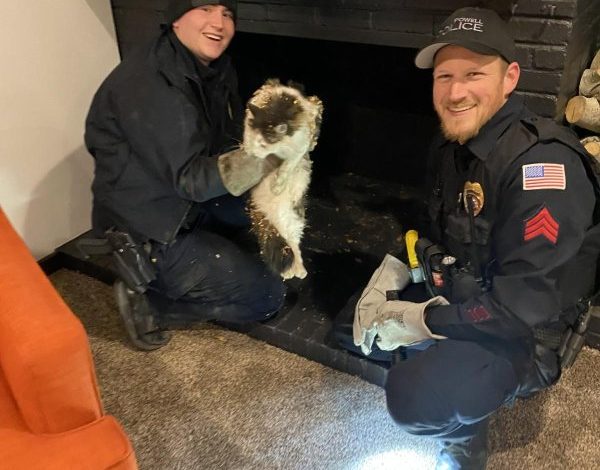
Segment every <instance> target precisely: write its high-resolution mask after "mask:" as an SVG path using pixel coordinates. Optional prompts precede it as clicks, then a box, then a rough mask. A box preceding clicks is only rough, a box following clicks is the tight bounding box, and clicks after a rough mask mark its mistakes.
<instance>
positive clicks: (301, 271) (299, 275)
mask: <svg viewBox="0 0 600 470" xmlns="http://www.w3.org/2000/svg"><path fill="white" fill-rule="evenodd" d="M307 275H308V271H306V269H305V268H304V266H302V268H301V269H298V270H296V277H297V278H299V279H304V278H305V277H306V276H307Z"/></svg>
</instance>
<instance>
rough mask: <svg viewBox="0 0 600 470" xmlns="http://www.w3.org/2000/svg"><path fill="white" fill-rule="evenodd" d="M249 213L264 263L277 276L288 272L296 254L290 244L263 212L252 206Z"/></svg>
mask: <svg viewBox="0 0 600 470" xmlns="http://www.w3.org/2000/svg"><path fill="white" fill-rule="evenodd" d="M249 212H250V220H251V221H252V231H253V232H254V233H255V234H256V237H257V239H258V245H259V247H260V254H261V257H262V259H263V261H264V262H265V264H266V265H267V266H268V267H269V268H270V269H271V270H272V271H273V272H275V273H277V274H282V273H284V272H286V271H288V270H289V269H290V268H291V267H292V264H293V263H294V252H293V251H292V249H291V248H290V246H289V244H288V243H287V242H286V241H285V239H284V238H283V237H282V236H281V234H280V233H279V232H278V231H277V229H276V228H275V226H274V225H273V224H271V222H269V220H268V219H267V218H266V217H265V215H264V214H263V213H262V212H261V211H259V210H257V209H256V208H253V207H252V206H250V207H249Z"/></svg>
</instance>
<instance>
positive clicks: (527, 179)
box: [522, 163, 567, 191]
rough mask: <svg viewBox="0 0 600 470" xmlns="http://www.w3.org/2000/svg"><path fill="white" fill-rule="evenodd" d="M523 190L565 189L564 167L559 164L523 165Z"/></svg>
mask: <svg viewBox="0 0 600 470" xmlns="http://www.w3.org/2000/svg"><path fill="white" fill-rule="evenodd" d="M522 168H523V189H524V190H525V191H531V190H533V189H565V188H566V187H567V180H566V178H565V166H564V165H562V164H560V163H533V164H531V165H523V167H522Z"/></svg>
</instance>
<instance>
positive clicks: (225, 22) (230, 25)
mask: <svg viewBox="0 0 600 470" xmlns="http://www.w3.org/2000/svg"><path fill="white" fill-rule="evenodd" d="M173 31H174V32H175V35H176V36H177V38H178V39H179V40H180V41H181V43H182V44H183V45H184V46H186V47H187V48H188V49H189V50H190V51H192V53H193V54H194V55H195V56H196V57H197V58H198V60H199V61H200V62H202V63H203V64H204V65H209V64H210V63H211V62H212V61H213V60H216V59H218V58H219V57H221V54H223V52H225V49H227V46H229V43H230V42H231V39H232V38H233V35H234V34H235V24H234V21H233V13H232V12H231V11H230V10H229V9H228V8H226V7H224V6H222V5H204V6H200V7H197V8H194V9H192V10H189V11H188V12H186V13H185V14H184V15H183V16H181V17H180V18H179V19H177V20H176V21H174V22H173Z"/></svg>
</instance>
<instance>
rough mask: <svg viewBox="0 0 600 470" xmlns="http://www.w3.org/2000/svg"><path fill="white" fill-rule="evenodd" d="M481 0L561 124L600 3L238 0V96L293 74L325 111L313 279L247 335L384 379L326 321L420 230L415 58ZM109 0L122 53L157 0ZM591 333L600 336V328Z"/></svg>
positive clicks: (155, 17) (426, 109)
mask: <svg viewBox="0 0 600 470" xmlns="http://www.w3.org/2000/svg"><path fill="white" fill-rule="evenodd" d="M422 3H423V4H422ZM425 3H426V4H427V5H424V4H425ZM476 4H480V5H482V6H488V7H490V8H493V9H495V10H496V11H498V12H499V13H501V15H502V16H504V17H505V18H507V19H509V23H510V25H511V27H512V28H513V31H514V35H515V37H516V39H517V49H518V54H519V62H520V64H521V66H522V78H521V81H520V84H519V88H518V93H519V94H521V95H523V96H524V97H525V99H526V101H527V103H528V105H529V106H530V107H531V108H532V109H533V110H535V111H536V112H538V113H540V114H542V115H545V116H550V117H556V118H558V119H562V115H563V113H564V107H565V105H566V101H567V99H568V98H569V97H570V96H572V95H573V94H575V93H576V88H577V84H578V80H579V76H580V74H581V71H582V70H583V69H585V68H586V65H587V64H589V60H590V59H591V57H592V55H593V53H594V52H595V49H596V47H597V43H598V42H599V39H600V14H599V13H600V12H597V11H595V9H597V8H598V6H599V5H600V1H598V0H579V1H578V0H557V1H554V2H549V1H542V0H526V1H522V0H521V1H516V2H510V1H488V2H469V1H455V0H447V1H441V0H431V1H429V2H420V1H417V0H404V1H396V0H331V1H323V0H322V1H317V0H268V1H264V2H255V1H241V2H239V10H238V20H237V34H236V38H235V39H234V41H233V42H232V44H231V46H230V49H229V51H228V52H229V54H230V55H231V56H232V57H233V59H234V63H235V64H236V68H237V70H238V75H239V78H240V92H241V94H242V97H243V98H248V97H249V96H250V95H251V93H252V92H253V91H254V90H255V89H256V88H258V87H259V86H260V85H261V84H262V83H263V82H264V80H265V79H267V78H280V79H282V81H287V80H289V79H291V80H294V81H297V82H300V83H302V84H303V85H304V86H305V88H306V92H307V93H308V94H315V95H318V96H319V97H320V98H321V99H322V100H323V103H324V106H325V112H324V121H323V128H322V132H321V138H320V140H319V144H318V146H317V148H316V149H315V151H314V152H313V154H312V159H313V162H314V177H313V181H312V184H311V189H310V198H309V207H308V212H307V216H308V221H309V227H308V229H307V232H306V236H305V239H304V242H303V250H304V252H305V257H306V265H307V269H308V271H309V276H308V278H307V279H306V280H304V281H299V282H295V281H294V282H291V283H289V295H288V302H287V305H286V307H285V308H286V310H287V312H286V314H285V315H278V316H277V317H276V318H275V319H273V320H270V321H269V322H267V323H265V324H261V325H257V326H250V327H246V329H245V330H244V331H246V332H248V333H249V334H252V335H254V336H256V337H258V338H260V339H263V340H266V341H267V342H270V343H271V344H275V345H277V346H280V347H283V348H285V349H288V350H290V351H293V352H296V353H298V354H301V355H304V356H306V357H309V358H311V359H314V360H317V361H319V362H322V363H325V364H327V365H330V366H332V367H335V368H338V369H341V370H344V371H346V372H350V373H355V374H357V375H360V376H362V377H363V378H365V379H366V380H369V381H371V382H373V383H377V384H383V382H384V380H385V374H386V369H385V366H383V365H378V364H374V363H372V362H370V361H365V360H364V359H361V358H358V357H356V356H351V355H349V354H348V353H346V352H345V351H342V350H340V349H338V348H336V347H335V345H334V344H332V343H331V342H330V338H329V335H330V330H331V322H332V319H333V317H334V316H335V315H336V314H337V312H339V311H340V309H341V308H342V307H343V306H344V304H345V301H346V299H348V297H349V296H350V295H351V294H352V293H353V292H354V291H356V290H357V289H359V288H360V287H361V286H364V284H365V283H366V282H367V280H368V278H369V276H370V274H371V273H372V272H373V270H374V269H375V267H376V266H377V265H378V264H379V262H380V261H381V259H382V258H383V256H384V255H385V253H388V252H390V253H392V254H394V253H398V252H399V251H400V250H401V245H402V239H401V234H402V232H404V231H405V230H407V229H410V228H417V229H419V228H420V218H419V212H418V203H419V202H420V201H422V200H423V195H424V192H425V185H424V175H425V155H426V154H427V152H428V146H429V143H430V142H431V139H432V137H433V135H434V133H435V132H436V131H437V118H436V116H435V113H434V111H433V108H432V104H431V71H429V70H425V71H424V70H419V69H417V68H416V67H415V66H414V64H413V59H414V56H415V54H416V51H417V49H418V48H420V47H421V46H423V45H425V44H427V43H428V42H429V41H430V40H431V39H432V37H433V31H435V30H436V28H437V26H438V25H439V24H440V23H441V22H442V21H443V20H444V19H445V17H446V16H447V15H448V14H449V13H450V12H451V11H453V10H454V9H456V8H459V7H461V6H472V5H476ZM112 5H113V11H114V18H115V24H116V28H117V36H118V41H119V48H120V51H121V55H122V57H127V55H128V54H129V53H130V52H131V51H132V49H133V48H134V47H136V46H137V45H139V44H141V43H142V42H144V41H147V40H149V39H150V38H152V37H153V36H154V35H155V34H156V32H157V30H158V25H159V24H160V23H161V21H162V14H163V13H162V12H163V10H164V7H165V5H166V0H112ZM598 323H600V322H598ZM595 331H600V327H596V328H595ZM590 338H591V339H590V340H589V341H588V342H590V343H592V344H594V345H595V346H598V345H600V334H597V335H596V333H593V334H592V335H590Z"/></svg>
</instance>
